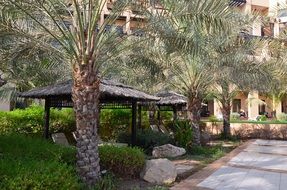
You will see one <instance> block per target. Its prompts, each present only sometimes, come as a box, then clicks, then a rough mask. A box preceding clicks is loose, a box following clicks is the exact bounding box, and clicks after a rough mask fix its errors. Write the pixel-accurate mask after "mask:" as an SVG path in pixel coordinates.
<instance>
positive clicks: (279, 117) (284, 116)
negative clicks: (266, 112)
mask: <svg viewBox="0 0 287 190" xmlns="http://www.w3.org/2000/svg"><path fill="white" fill-rule="evenodd" d="M276 118H277V120H279V121H287V114H286V113H278V114H276Z"/></svg>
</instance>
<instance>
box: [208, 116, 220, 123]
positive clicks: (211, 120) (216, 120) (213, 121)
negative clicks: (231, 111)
mask: <svg viewBox="0 0 287 190" xmlns="http://www.w3.org/2000/svg"><path fill="white" fill-rule="evenodd" d="M208 121H209V122H212V123H216V122H219V119H218V118H217V117H216V116H215V115H211V116H209V118H208Z"/></svg>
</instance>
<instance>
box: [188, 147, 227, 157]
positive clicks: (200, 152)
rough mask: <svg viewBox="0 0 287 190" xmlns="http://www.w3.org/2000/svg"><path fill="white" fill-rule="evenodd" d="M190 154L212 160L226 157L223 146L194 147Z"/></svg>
mask: <svg viewBox="0 0 287 190" xmlns="http://www.w3.org/2000/svg"><path fill="white" fill-rule="evenodd" d="M189 152H190V154H192V155H197V156H204V157H211V158H213V157H214V158H219V157H221V156H223V155H224V150H223V148H222V146H221V145H217V146H213V147H210V146H207V147H204V146H192V148H191V149H190V150H189Z"/></svg>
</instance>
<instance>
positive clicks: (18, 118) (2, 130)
mask: <svg viewBox="0 0 287 190" xmlns="http://www.w3.org/2000/svg"><path fill="white" fill-rule="evenodd" d="M43 124H44V109H43V107H41V106H31V107H28V108H26V109H16V110H14V111H10V112H4V111H1V112H0V134H7V133H15V132H16V133H20V134H34V135H42V132H43ZM75 130H76V123H75V116H74V112H73V110H72V109H67V108H66V109H62V110H58V109H51V113H50V131H51V132H52V133H56V132H71V131H75Z"/></svg>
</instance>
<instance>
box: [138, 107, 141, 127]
mask: <svg viewBox="0 0 287 190" xmlns="http://www.w3.org/2000/svg"><path fill="white" fill-rule="evenodd" d="M138 129H142V105H138Z"/></svg>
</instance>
